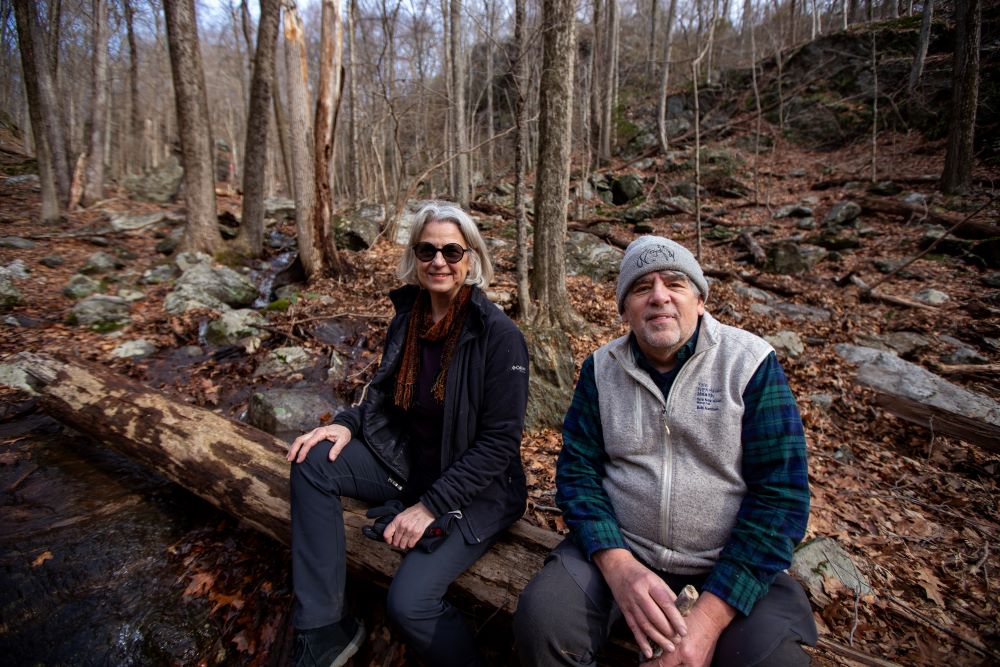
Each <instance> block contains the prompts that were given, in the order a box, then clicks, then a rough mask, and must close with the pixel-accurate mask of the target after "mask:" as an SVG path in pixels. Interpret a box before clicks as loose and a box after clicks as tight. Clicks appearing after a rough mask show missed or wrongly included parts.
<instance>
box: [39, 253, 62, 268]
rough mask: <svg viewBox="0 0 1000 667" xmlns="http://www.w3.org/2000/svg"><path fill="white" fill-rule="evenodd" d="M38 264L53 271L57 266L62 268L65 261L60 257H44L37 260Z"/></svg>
mask: <svg viewBox="0 0 1000 667" xmlns="http://www.w3.org/2000/svg"><path fill="white" fill-rule="evenodd" d="M38 263H39V264H41V265H42V266H46V267H48V268H50V269H54V268H56V267H57V266H62V265H63V264H65V263H66V260H65V259H64V258H63V257H62V256H61V255H46V256H45V257H42V258H41V259H40V260H38Z"/></svg>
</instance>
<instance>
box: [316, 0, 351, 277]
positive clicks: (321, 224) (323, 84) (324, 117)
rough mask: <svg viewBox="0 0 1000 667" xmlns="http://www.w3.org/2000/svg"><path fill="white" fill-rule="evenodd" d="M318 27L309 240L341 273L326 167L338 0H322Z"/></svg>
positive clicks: (335, 91) (338, 68) (339, 47)
mask: <svg viewBox="0 0 1000 667" xmlns="http://www.w3.org/2000/svg"><path fill="white" fill-rule="evenodd" d="M321 21H322V26H321V28H320V48H319V53H320V59H319V88H318V89H317V91H316V122H315V124H314V131H315V141H316V146H315V156H316V165H315V173H316V213H315V215H314V216H313V225H314V228H313V237H312V238H313V242H314V243H316V244H317V246H318V248H317V250H318V252H319V253H320V256H321V257H322V265H323V269H324V270H325V271H331V272H332V273H334V274H339V273H340V272H341V266H340V254H339V253H338V252H337V243H336V240H335V239H334V237H333V234H332V230H331V228H330V219H331V217H332V215H333V193H332V191H331V182H330V180H331V174H330V166H331V165H332V163H333V148H334V145H333V140H334V136H335V134H334V133H335V132H336V130H337V115H338V112H339V111H340V93H341V84H342V83H343V81H344V76H343V67H342V64H343V53H344V26H343V24H342V23H341V22H340V0H323V11H322V18H321Z"/></svg>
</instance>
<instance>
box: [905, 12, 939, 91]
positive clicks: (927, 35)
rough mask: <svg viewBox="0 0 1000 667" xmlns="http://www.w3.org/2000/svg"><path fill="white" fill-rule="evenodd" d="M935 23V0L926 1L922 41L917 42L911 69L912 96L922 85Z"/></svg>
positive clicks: (921, 23)
mask: <svg viewBox="0 0 1000 667" xmlns="http://www.w3.org/2000/svg"><path fill="white" fill-rule="evenodd" d="M933 21H934V0H924V17H923V20H922V21H921V22H920V39H919V41H918V42H917V52H916V54H915V55H914V56H913V66H912V67H911V68H910V83H909V86H908V88H909V91H910V95H911V96H912V95H913V91H915V90H916V89H917V84H918V83H920V75H921V74H923V71H924V60H926V58H927V45H928V44H930V41H931V24H932V23H933Z"/></svg>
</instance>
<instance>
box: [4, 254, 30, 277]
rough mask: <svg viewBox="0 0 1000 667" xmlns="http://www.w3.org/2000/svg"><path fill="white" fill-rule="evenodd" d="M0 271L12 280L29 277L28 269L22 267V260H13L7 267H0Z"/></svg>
mask: <svg viewBox="0 0 1000 667" xmlns="http://www.w3.org/2000/svg"><path fill="white" fill-rule="evenodd" d="M0 271H3V272H4V273H6V274H7V275H8V276H10V277H11V278H13V279H14V280H24V279H26V278H27V277H28V276H30V275H31V273H30V272H29V271H28V267H27V266H25V265H24V260H23V259H15V260H14V261H13V262H11V263H10V264H8V265H7V266H3V267H0Z"/></svg>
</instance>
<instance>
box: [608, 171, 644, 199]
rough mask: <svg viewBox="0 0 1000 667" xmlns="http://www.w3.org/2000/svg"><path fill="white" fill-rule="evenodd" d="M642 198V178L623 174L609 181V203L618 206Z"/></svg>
mask: <svg viewBox="0 0 1000 667" xmlns="http://www.w3.org/2000/svg"><path fill="white" fill-rule="evenodd" d="M640 196H642V177H641V176H638V175H636V174H624V175H622V176H619V177H617V178H615V179H613V180H612V181H611V201H612V203H614V204H616V205H618V206H620V205H622V204H627V203H629V202H630V201H632V200H633V199H636V198H638V197H640Z"/></svg>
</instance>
